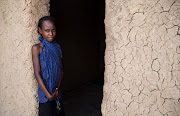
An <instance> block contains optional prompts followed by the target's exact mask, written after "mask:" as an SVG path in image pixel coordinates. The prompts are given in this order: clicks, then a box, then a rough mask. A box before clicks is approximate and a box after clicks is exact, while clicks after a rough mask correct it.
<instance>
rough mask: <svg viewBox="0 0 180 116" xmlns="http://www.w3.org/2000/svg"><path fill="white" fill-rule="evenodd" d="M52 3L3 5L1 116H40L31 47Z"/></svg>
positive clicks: (30, 0)
mask: <svg viewBox="0 0 180 116" xmlns="http://www.w3.org/2000/svg"><path fill="white" fill-rule="evenodd" d="M48 11H49V0H1V1H0V115H1V116H35V115H38V109H37V108H38V101H37V89H36V87H37V83H36V80H35V77H34V75H33V69H32V58H31V47H32V45H33V44H34V43H37V42H38V40H37V39H38V38H37V37H38V35H37V29H36V23H37V21H38V19H39V18H40V17H42V16H43V15H48V14H49V13H48Z"/></svg>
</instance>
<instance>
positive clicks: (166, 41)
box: [102, 0, 180, 116]
mask: <svg viewBox="0 0 180 116" xmlns="http://www.w3.org/2000/svg"><path fill="white" fill-rule="evenodd" d="M105 26H106V37H107V39H106V45H107V46H106V52H105V84H104V98H103V103H102V114H103V116H135V115H138V116H139V115H142V116H179V115H180V47H179V46H180V0H106V18H105Z"/></svg>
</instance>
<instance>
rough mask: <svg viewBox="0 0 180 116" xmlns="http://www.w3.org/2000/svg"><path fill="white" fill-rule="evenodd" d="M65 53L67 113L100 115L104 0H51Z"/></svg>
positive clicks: (51, 8) (51, 10) (70, 115)
mask: <svg viewBox="0 0 180 116" xmlns="http://www.w3.org/2000/svg"><path fill="white" fill-rule="evenodd" d="M50 15H51V16H53V17H54V18H55V19H56V23H57V25H56V27H57V35H56V41H57V42H58V43H59V44H60V46H61V49H62V52H63V64H64V77H63V81H62V84H61V92H62V98H63V102H64V107H65V113H66V115H67V116H100V115H101V103H102V97H103V89H102V88H103V84H104V52H105V27H104V18H105V0H50Z"/></svg>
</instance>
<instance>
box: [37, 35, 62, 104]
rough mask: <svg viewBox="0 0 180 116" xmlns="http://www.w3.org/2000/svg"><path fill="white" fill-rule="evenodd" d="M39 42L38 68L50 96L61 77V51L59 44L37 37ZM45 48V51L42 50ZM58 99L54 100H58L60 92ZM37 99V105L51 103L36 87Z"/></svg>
mask: <svg viewBox="0 0 180 116" xmlns="http://www.w3.org/2000/svg"><path fill="white" fill-rule="evenodd" d="M39 40H40V41H41V42H42V48H41V54H40V56H39V60H40V67H41V76H42V79H43V81H44V83H45V86H46V88H47V90H48V91H49V93H50V94H52V93H53V90H54V88H56V87H57V85H58V82H59V80H60V77H61V59H62V51H61V48H60V46H59V44H58V43H57V42H56V41H53V42H48V41H47V40H45V39H43V37H39ZM43 48H45V50H43ZM58 93H59V94H58V97H57V98H56V99H54V100H56V102H58V101H57V100H58V98H60V96H61V95H60V92H58ZM38 97H39V103H45V102H47V101H52V100H53V99H48V98H47V97H46V95H45V94H44V92H43V91H42V89H41V88H40V86H39V85H38Z"/></svg>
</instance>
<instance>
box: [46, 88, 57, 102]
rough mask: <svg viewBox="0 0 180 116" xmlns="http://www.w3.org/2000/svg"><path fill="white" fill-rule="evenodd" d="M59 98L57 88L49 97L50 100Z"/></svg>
mask: <svg viewBox="0 0 180 116" xmlns="http://www.w3.org/2000/svg"><path fill="white" fill-rule="evenodd" d="M57 97H58V88H56V89H55V90H54V91H53V93H52V94H50V95H49V96H47V98H48V99H55V98H57Z"/></svg>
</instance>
